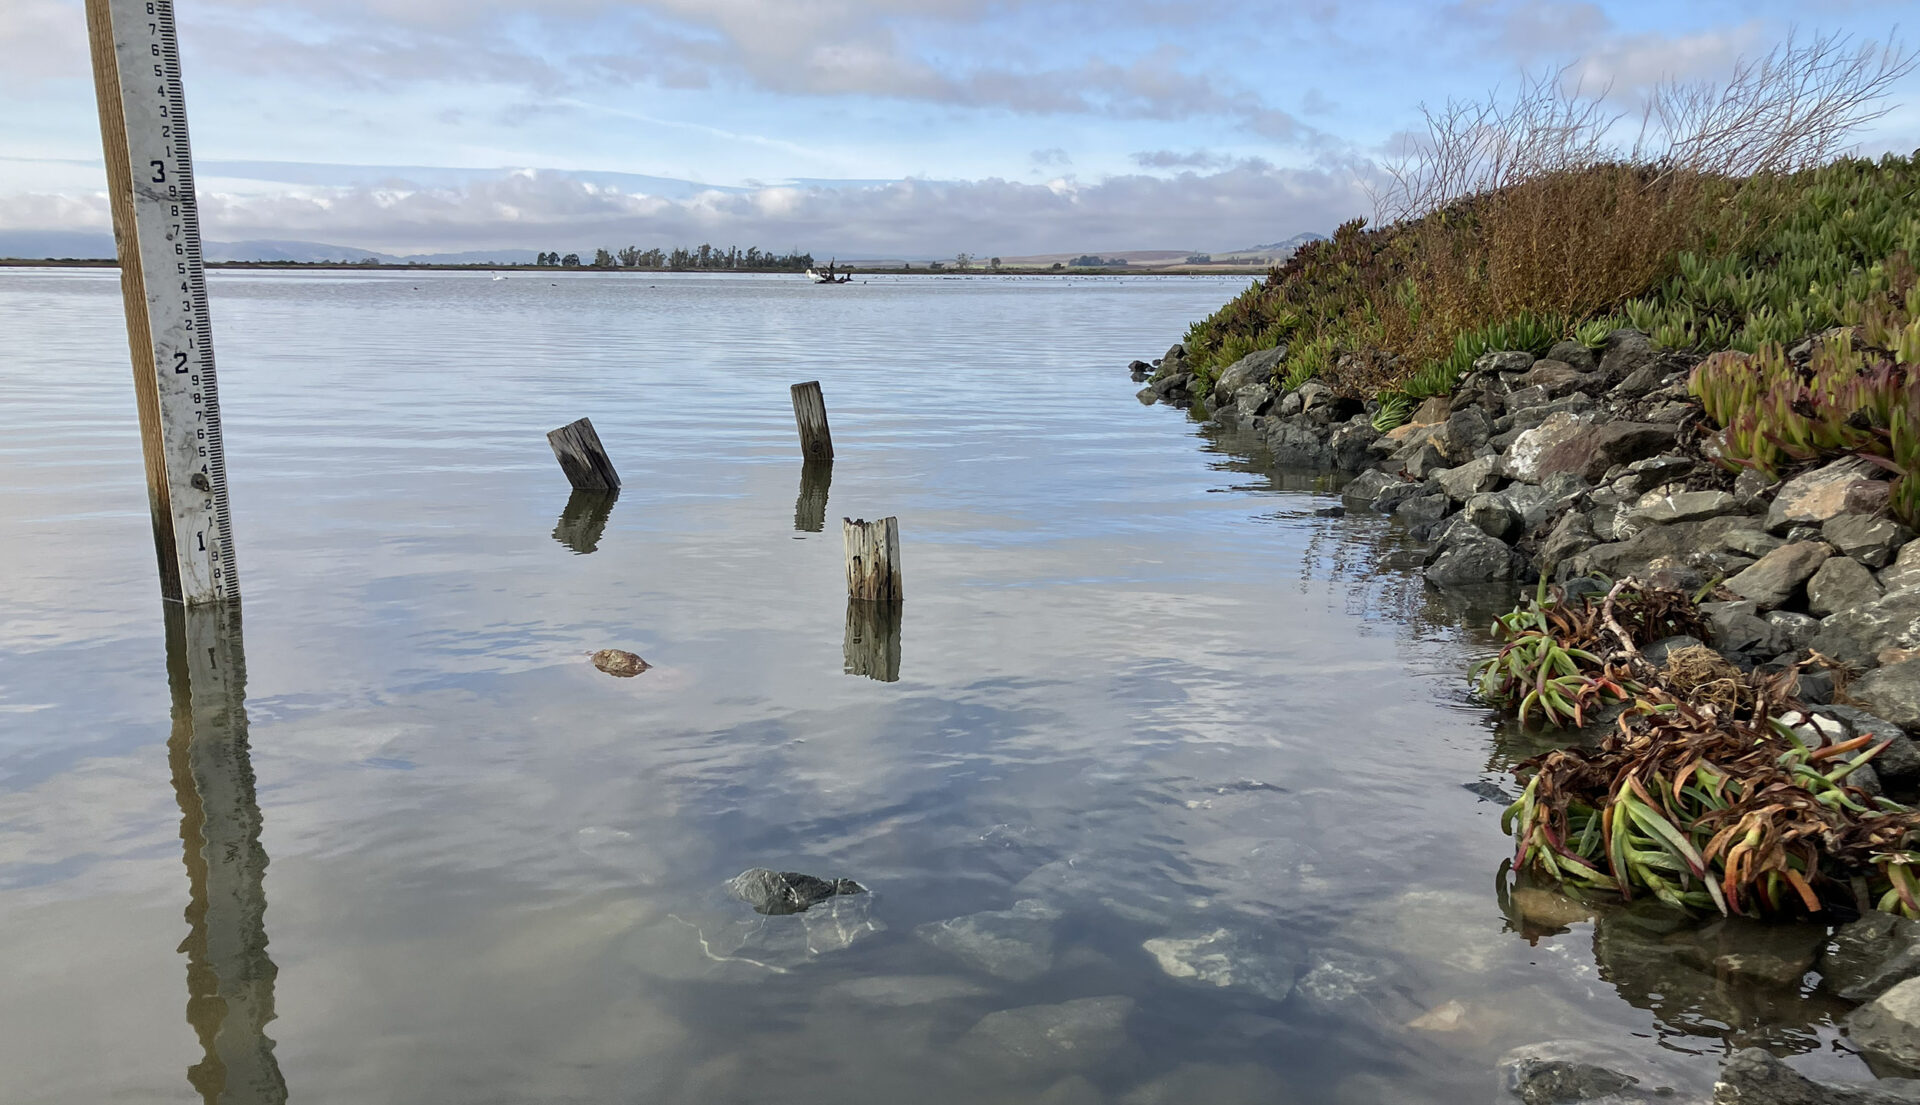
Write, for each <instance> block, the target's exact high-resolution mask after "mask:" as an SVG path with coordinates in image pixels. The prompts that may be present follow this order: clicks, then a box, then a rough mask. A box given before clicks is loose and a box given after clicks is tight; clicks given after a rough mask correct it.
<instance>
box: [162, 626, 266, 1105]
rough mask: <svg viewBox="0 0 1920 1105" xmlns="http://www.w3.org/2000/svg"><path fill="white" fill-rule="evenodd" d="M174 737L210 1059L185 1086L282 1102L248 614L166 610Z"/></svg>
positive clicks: (227, 1101) (197, 1014) (190, 960)
mask: <svg viewBox="0 0 1920 1105" xmlns="http://www.w3.org/2000/svg"><path fill="white" fill-rule="evenodd" d="M165 609H166V623H167V683H168V685H169V687H170V688H171V690H172V692H173V733H172V735H171V736H170V737H169V738H168V740H167V763H168V766H169V767H170V768H171V769H172V773H173V790H174V796H175V797H176V798H177V799H178V801H179V803H180V841H181V844H182V845H183V853H184V858H185V860H186V865H187V882H188V886H189V888H190V889H189V896H188V900H187V912H186V917H187V925H188V933H187V938H186V940H185V941H184V942H183V943H182V944H181V949H182V950H183V951H185V952H186V953H187V1023H188V1024H190V1025H192V1026H193V1030H194V1033H195V1034H196V1035H197V1036H199V1038H200V1046H201V1047H202V1048H203V1049H205V1057H204V1058H202V1059H201V1061H200V1062H198V1063H196V1064H194V1065H193V1066H191V1067H189V1068H188V1069H187V1081H188V1082H190V1083H191V1084H192V1085H193V1088H194V1089H195V1090H197V1091H199V1093H200V1097H201V1100H203V1101H205V1102H207V1103H209V1105H215V1103H218V1105H281V1103H283V1102H285V1101H286V1099H287V1086H286V1082H285V1080H284V1079H283V1078H282V1077H281V1074H280V1064H279V1061H278V1060H276V1059H275V1058H274V1054H273V1048H274V1043H273V1040H272V1039H270V1038H269V1037H268V1036H267V1034H266V1031H265V1029H266V1024H267V1022H268V1021H271V1020H273V1018H274V1011H273V983H274V976H275V974H276V973H277V972H276V968H275V967H274V965H273V960H272V959H270V958H269V957H268V956H267V931H266V911H267V897H266V890H265V887H264V885H263V882H262V880H263V877H264V876H265V873H266V867H267V853H266V850H265V849H263V848H262V847H261V846H260V807H259V804H258V803H257V802H256V801H255V799H254V781H253V764H252V761H251V758H250V755H249V752H248V748H247V712H246V658H245V655H244V652H243V650H242V647H241V641H240V611H239V608H238V606H232V607H212V608H194V609H186V608H183V607H181V606H179V605H177V604H174V603H167V604H165Z"/></svg>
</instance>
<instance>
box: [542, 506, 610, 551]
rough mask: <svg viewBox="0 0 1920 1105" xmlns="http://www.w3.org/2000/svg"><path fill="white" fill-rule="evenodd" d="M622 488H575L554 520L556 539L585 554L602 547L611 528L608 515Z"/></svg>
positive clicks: (554, 535) (554, 537) (554, 536)
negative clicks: (601, 543) (604, 537)
mask: <svg viewBox="0 0 1920 1105" xmlns="http://www.w3.org/2000/svg"><path fill="white" fill-rule="evenodd" d="M619 498H620V493H619V492H618V491H575V492H574V493H573V494H572V495H569V496H568V497H567V507H566V509H565V510H562V511H561V512H560V521H558V522H557V523H555V524H554V527H553V539H554V540H555V541H558V542H560V543H561V544H562V545H565V546H566V547H567V548H569V549H572V550H573V551H574V552H577V553H579V554H580V555H581V556H585V555H587V554H588V553H590V552H592V551H593V550H595V549H597V548H599V547H600V537H601V535H602V534H604V533H606V532H607V517H608V516H609V515H611V514H612V513H613V504H614V501H615V500H617V499H619Z"/></svg>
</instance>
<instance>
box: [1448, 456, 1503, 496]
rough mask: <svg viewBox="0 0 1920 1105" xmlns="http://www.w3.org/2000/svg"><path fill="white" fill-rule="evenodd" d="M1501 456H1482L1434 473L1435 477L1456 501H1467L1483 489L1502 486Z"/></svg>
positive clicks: (1489, 489)
mask: <svg viewBox="0 0 1920 1105" xmlns="http://www.w3.org/2000/svg"><path fill="white" fill-rule="evenodd" d="M1499 463H1500V458H1499V457H1480V458H1479V459H1477V460H1470V461H1468V462H1467V463H1465V464H1462V465H1460V466H1459V467H1457V468H1449V469H1447V470H1446V471H1444V472H1436V473H1434V477H1433V478H1434V479H1435V480H1438V481H1439V483H1440V489H1441V490H1442V491H1445V492H1446V493H1447V497H1448V498H1450V499H1452V500H1454V501H1455V502H1465V501H1466V500H1468V499H1470V498H1472V497H1473V496H1475V495H1478V494H1480V493H1481V492H1483V491H1492V490H1493V489H1494V488H1496V487H1499V486H1500V473H1499V470H1498V466H1499Z"/></svg>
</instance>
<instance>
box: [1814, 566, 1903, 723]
mask: <svg viewBox="0 0 1920 1105" xmlns="http://www.w3.org/2000/svg"><path fill="white" fill-rule="evenodd" d="M1916 645H1920V587H1907V588H1904V589H1902V590H1899V591H1891V592H1889V593H1887V594H1886V595H1885V596H1883V597H1881V598H1880V599H1878V600H1876V601H1874V602H1869V603H1864V604H1862V605H1859V606H1854V607H1850V608H1848V609H1846V610H1842V611H1840V612H1839V613H1837V614H1833V615H1831V616H1829V617H1828V618H1827V619H1826V620H1825V621H1823V622H1821V623H1820V634H1819V636H1817V637H1815V638H1814V639H1813V648H1814V649H1815V651H1817V652H1820V653H1822V654H1823V655H1826V656H1831V657H1833V658H1834V659H1836V660H1841V661H1844V662H1846V663H1848V664H1852V665H1853V666H1854V667H1856V668H1863V669H1864V668H1871V667H1877V666H1879V663H1880V660H1879V655H1880V653H1881V652H1882V651H1883V650H1885V649H1889V648H1913V647H1915V646H1916ZM1888 720H1893V719H1891V718H1889V719H1888Z"/></svg>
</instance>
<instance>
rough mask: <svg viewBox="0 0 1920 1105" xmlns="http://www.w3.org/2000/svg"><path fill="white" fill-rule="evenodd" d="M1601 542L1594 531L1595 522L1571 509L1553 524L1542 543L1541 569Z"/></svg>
mask: <svg viewBox="0 0 1920 1105" xmlns="http://www.w3.org/2000/svg"><path fill="white" fill-rule="evenodd" d="M1599 543H1600V538H1599V536H1598V535H1597V534H1595V533H1594V532H1593V523H1592V522H1590V521H1588V520H1587V516H1586V515H1584V514H1581V513H1579V512H1578V511H1569V512H1567V513H1566V514H1564V515H1561V517H1560V520H1559V521H1558V522H1555V523H1554V524H1553V530H1552V532H1550V533H1548V534H1547V539H1546V540H1545V541H1544V542H1542V543H1541V545H1540V563H1541V565H1542V568H1541V570H1542V571H1543V572H1545V571H1548V570H1549V569H1550V568H1552V567H1556V566H1558V565H1560V564H1564V563H1566V562H1567V561H1568V560H1571V559H1572V558H1573V557H1575V556H1578V555H1580V554H1581V553H1584V552H1586V551H1587V550H1588V549H1591V548H1593V547H1594V546H1595V545H1598V544H1599Z"/></svg>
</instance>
